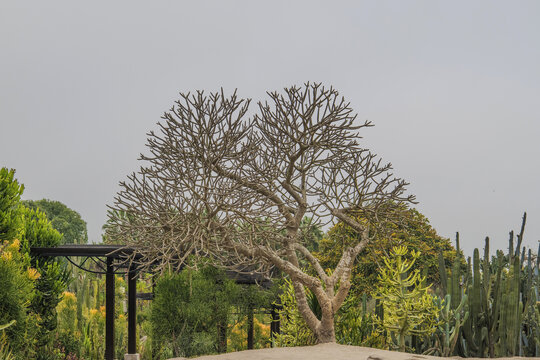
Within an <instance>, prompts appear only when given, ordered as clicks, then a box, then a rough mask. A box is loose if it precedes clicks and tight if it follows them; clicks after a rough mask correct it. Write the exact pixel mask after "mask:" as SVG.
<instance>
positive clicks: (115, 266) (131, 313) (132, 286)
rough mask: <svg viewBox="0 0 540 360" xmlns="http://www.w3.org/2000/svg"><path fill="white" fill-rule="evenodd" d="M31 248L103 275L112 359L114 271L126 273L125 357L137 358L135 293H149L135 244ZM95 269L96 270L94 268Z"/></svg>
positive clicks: (240, 277)
mask: <svg viewBox="0 0 540 360" xmlns="http://www.w3.org/2000/svg"><path fill="white" fill-rule="evenodd" d="M30 251H31V252H32V253H33V254H35V255H39V256H44V257H65V258H66V259H67V260H68V261H69V262H70V263H72V264H73V265H74V266H76V267H78V268H80V269H82V270H84V271H88V272H92V273H96V274H104V275H105V357H104V358H105V360H113V359H114V315H113V316H110V314H114V306H115V305H114V293H115V281H114V275H115V274H122V275H125V274H127V277H128V352H127V355H126V358H129V356H130V355H131V356H132V358H133V359H137V358H138V357H137V356H138V355H137V337H136V336H137V306H136V305H137V296H138V295H146V296H140V298H141V299H145V300H150V299H151V298H152V297H151V296H148V295H149V294H137V275H138V271H139V269H138V268H137V265H136V261H130V260H137V259H139V258H140V255H138V254H137V253H136V251H135V249H134V248H130V247H126V246H125V245H62V246H57V247H54V248H46V247H33V248H31V249H30ZM71 257H81V258H83V260H82V261H81V262H80V263H76V262H75V261H73V260H72V259H71ZM88 263H93V264H94V265H95V269H89V268H88V267H85V266H86V264H88ZM96 269H97V270H96ZM227 276H228V277H229V278H231V279H232V280H234V281H235V282H236V283H237V284H246V285H253V284H258V285H261V286H262V287H266V288H268V287H270V286H271V284H272V282H271V281H270V280H269V279H267V278H264V277H262V276H261V275H256V274H246V273H242V272H235V271H227ZM271 315H272V323H271V330H270V331H271V335H272V336H274V334H276V333H279V316H278V315H277V312H276V309H275V307H274V306H273V307H272V312H271ZM252 348H253V324H250V329H249V331H248V349H252Z"/></svg>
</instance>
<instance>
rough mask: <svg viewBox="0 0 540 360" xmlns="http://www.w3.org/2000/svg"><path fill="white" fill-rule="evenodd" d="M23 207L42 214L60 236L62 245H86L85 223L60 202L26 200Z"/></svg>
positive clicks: (76, 213)
mask: <svg viewBox="0 0 540 360" xmlns="http://www.w3.org/2000/svg"><path fill="white" fill-rule="evenodd" d="M23 203H24V205H25V206H26V207H28V208H30V209H33V210H40V211H41V212H43V213H44V214H45V215H46V216H47V218H48V220H49V221H50V223H51V226H52V227H53V228H54V229H56V230H57V231H58V232H59V233H60V234H61V235H62V240H61V241H60V242H61V243H62V244H86V243H87V242H88V231H87V230H86V221H84V220H83V219H82V218H81V215H80V214H79V213H78V212H76V211H75V210H72V209H70V208H69V207H67V206H66V205H64V204H63V203H61V202H60V201H53V200H48V199H42V200H37V201H34V200H27V201H24V202H23Z"/></svg>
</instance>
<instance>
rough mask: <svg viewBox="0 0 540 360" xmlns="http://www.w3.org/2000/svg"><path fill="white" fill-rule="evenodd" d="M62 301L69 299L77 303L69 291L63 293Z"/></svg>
mask: <svg viewBox="0 0 540 360" xmlns="http://www.w3.org/2000/svg"><path fill="white" fill-rule="evenodd" d="M64 299H66V300H67V299H71V300H73V301H77V297H76V296H75V294H74V293H72V292H69V291H64Z"/></svg>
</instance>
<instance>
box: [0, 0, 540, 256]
mask: <svg viewBox="0 0 540 360" xmlns="http://www.w3.org/2000/svg"><path fill="white" fill-rule="evenodd" d="M306 81H315V82H323V83H324V84H326V85H333V86H334V87H336V88H337V89H338V90H339V91H340V93H341V94H342V95H344V96H345V97H346V98H347V99H348V100H350V101H351V103H352V106H353V107H354V109H355V110H356V111H357V112H358V114H359V118H360V119H362V120H365V119H368V120H371V121H373V122H374V124H375V127H374V128H371V129H368V130H366V131H365V132H364V137H365V144H366V146H368V147H369V148H371V149H372V150H373V151H374V152H376V153H378V154H379V155H380V156H382V157H383V159H384V160H386V161H389V162H392V163H393V165H394V167H395V173H396V175H398V176H401V177H404V178H406V179H407V180H408V181H410V182H411V186H410V190H411V192H412V193H414V194H416V195H417V198H418V200H419V202H420V203H419V204H418V208H419V210H420V211H421V212H423V213H424V214H425V215H426V216H427V217H428V218H429V219H430V220H431V223H432V225H433V226H434V227H435V228H436V229H437V231H438V232H439V233H440V234H441V235H444V236H447V237H452V238H453V237H454V233H455V232H456V231H460V234H461V238H462V242H463V246H464V248H465V250H466V251H467V252H469V253H470V252H471V251H472V249H473V248H474V247H480V248H482V247H483V240H484V237H485V236H486V235H489V236H490V237H491V238H492V241H493V243H492V244H493V245H492V249H494V248H506V247H507V238H508V231H509V230H511V229H515V230H519V225H520V221H521V216H522V213H523V211H527V212H528V226H527V229H526V232H525V244H526V245H528V246H532V247H533V248H534V250H536V247H537V241H538V240H539V239H540V162H539V158H540V144H539V137H540V1H536V0H534V1H493V0H489V1H434V0H426V1H380V0H378V1H369V2H367V1H350V2H346V1H276V0H273V1H266V2H262V1H191V2H188V1H86V2H81V1H71V0H70V1H11V0H3V1H1V2H0V125H1V127H0V134H1V136H0V165H1V166H7V167H10V168H15V169H16V170H17V177H18V179H19V180H20V181H21V182H22V183H24V184H25V186H26V190H25V194H24V198H26V199H40V198H49V199H54V200H59V201H62V202H63V203H65V204H66V205H68V206H69V207H71V208H73V209H75V210H77V211H78V212H79V213H80V214H81V215H82V217H83V218H84V219H85V220H86V221H87V222H88V230H89V236H90V239H91V241H99V240H100V234H101V226H102V224H103V223H104V222H105V220H106V206H105V205H106V204H107V203H111V202H112V200H113V196H114V194H115V193H116V191H117V190H118V189H119V187H118V182H119V181H120V180H123V179H125V176H126V175H127V174H128V173H130V172H132V171H134V170H136V169H137V167H138V164H137V160H136V159H137V157H138V155H139V153H140V152H144V151H145V147H144V145H145V141H146V133H147V132H148V131H149V130H151V129H153V128H155V124H156V122H157V121H159V120H160V116H161V114H162V113H163V112H164V111H166V110H168V109H169V108H170V107H171V105H172V104H173V101H174V100H175V99H176V98H177V97H178V96H177V94H178V92H180V91H184V92H185V91H190V90H195V89H205V90H217V89H219V88H220V87H224V89H225V90H226V91H232V90H234V89H235V88H238V89H239V94H240V95H241V96H244V97H251V98H253V99H255V100H259V99H264V98H265V91H266V90H280V89H282V88H283V87H286V86H290V85H294V84H298V85H300V84H302V83H304V82H306Z"/></svg>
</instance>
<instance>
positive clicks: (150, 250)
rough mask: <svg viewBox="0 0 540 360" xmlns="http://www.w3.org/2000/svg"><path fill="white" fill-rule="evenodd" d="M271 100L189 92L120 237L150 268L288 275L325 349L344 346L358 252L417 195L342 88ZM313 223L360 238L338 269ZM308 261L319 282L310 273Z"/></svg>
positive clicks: (134, 196) (125, 192) (129, 195)
mask: <svg viewBox="0 0 540 360" xmlns="http://www.w3.org/2000/svg"><path fill="white" fill-rule="evenodd" d="M268 95H269V97H270V101H269V102H264V103H262V102H261V103H259V104H258V105H259V106H258V111H257V113H256V114H254V115H253V117H251V118H247V117H248V116H246V114H247V113H248V110H249V104H250V100H244V99H239V98H238V97H237V95H236V93H234V94H233V95H232V96H225V94H224V92H223V91H221V92H219V93H213V94H209V95H205V94H204V93H203V92H202V91H199V92H197V93H196V94H193V95H191V94H182V95H181V99H180V100H179V101H177V102H176V105H175V107H173V108H172V109H171V111H170V112H168V113H165V114H164V116H163V119H164V122H163V123H160V124H159V127H160V129H159V134H156V133H154V132H150V134H149V138H148V147H149V154H148V155H143V156H142V157H141V159H142V160H143V161H145V165H143V166H141V168H140V171H139V172H138V173H137V174H133V175H131V176H129V177H128V181H126V182H122V183H121V191H120V192H119V193H118V195H117V197H116V198H115V205H114V206H113V207H112V210H113V212H111V214H112V218H111V223H112V224H114V225H115V226H114V229H115V231H114V233H113V234H111V236H113V237H116V238H117V239H118V240H119V241H121V242H123V243H127V244H129V245H132V246H134V247H136V248H137V249H138V251H139V252H140V254H142V256H143V262H145V263H146V264H147V265H148V266H150V264H156V259H159V260H160V263H161V266H163V267H164V268H167V267H168V266H169V265H170V264H177V263H179V262H182V261H183V260H184V259H185V258H184V256H187V255H186V254H196V255H198V256H200V257H208V256H211V257H212V258H214V259H215V260H216V262H217V263H219V264H221V265H223V266H226V267H232V268H237V267H238V266H241V267H242V268H244V269H245V268H246V267H248V268H249V269H250V270H252V271H260V272H269V271H270V270H271V269H272V268H273V267H276V268H278V269H279V270H280V271H282V272H283V273H285V274H287V275H288V276H289V277H290V279H291V281H292V283H293V286H294V289H295V296H296V299H297V304H298V309H299V311H300V313H301V315H302V317H303V318H304V320H305V322H306V324H307V326H309V328H310V329H311V330H312V331H313V333H314V334H315V336H316V337H317V341H318V342H320V343H325V342H334V341H335V331H334V315H335V314H336V312H337V311H338V310H339V308H340V306H341V305H342V303H343V301H344V300H345V298H346V296H347V294H348V292H349V289H350V285H351V283H350V277H351V269H352V267H353V265H354V262H355V260H356V257H357V255H358V254H359V253H360V251H362V250H363V249H364V247H365V246H366V245H367V244H369V243H370V242H372V241H376V240H377V239H381V238H384V236H385V235H384V233H385V232H386V231H387V229H388V224H389V223H395V222H399V221H400V218H401V215H400V213H401V210H402V207H400V206H399V205H400V204H402V203H408V202H411V201H413V200H414V197H413V196H407V195H406V194H405V188H406V185H407V183H406V182H405V181H404V180H402V179H400V178H397V177H394V176H393V175H392V167H391V165H390V164H384V163H382V161H381V160H379V159H378V158H376V156H375V155H374V154H372V153H371V152H370V151H369V150H367V149H365V148H363V147H362V146H361V145H360V142H361V139H362V137H361V135H360V133H359V132H360V130H361V129H363V128H366V127H369V126H371V123H370V122H364V123H356V115H355V114H354V113H353V109H352V108H351V107H350V105H349V103H347V102H346V101H345V99H343V98H342V97H340V96H339V93H338V92H337V91H336V90H335V89H333V88H329V89H328V88H325V87H323V86H322V85H320V84H309V83H308V84H305V86H303V87H291V88H287V89H285V90H284V92H283V93H278V92H270V93H268ZM122 212H124V213H125V214H127V216H116V215H115V214H122ZM305 217H309V218H311V219H313V223H314V224H319V223H321V224H322V223H330V222H336V221H338V220H339V221H342V222H344V223H346V224H347V225H348V226H350V227H351V228H353V229H354V230H355V231H356V233H357V234H358V236H357V237H355V239H356V242H355V243H354V244H350V246H346V247H344V248H343V252H342V254H341V257H340V260H339V261H338V262H337V264H336V267H335V268H334V270H333V271H331V272H330V273H327V272H326V271H325V270H324V269H323V268H322V266H321V265H320V262H319V260H318V259H317V258H315V257H314V256H313V255H312V253H311V252H310V250H309V249H308V247H306V245H308V246H309V243H306V241H305V238H304V237H303V236H302V231H301V228H302V219H304V218H305ZM359 217H361V218H362V219H363V220H362V221H358V218H359ZM301 259H304V260H305V261H307V262H309V263H310V264H311V266H312V268H313V269H314V270H315V272H316V276H313V275H310V274H308V273H306V272H305V271H303V270H302V269H301V266H300V260H301ZM174 266H176V265H174ZM306 288H308V289H309V290H310V291H311V292H312V293H313V294H314V295H315V297H316V298H317V300H318V303H319V304H320V308H321V312H322V316H321V318H320V319H319V318H318V317H317V316H316V315H315V314H314V313H313V311H312V310H311V309H310V307H309V305H308V302H307V298H306V291H305V289H306Z"/></svg>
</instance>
